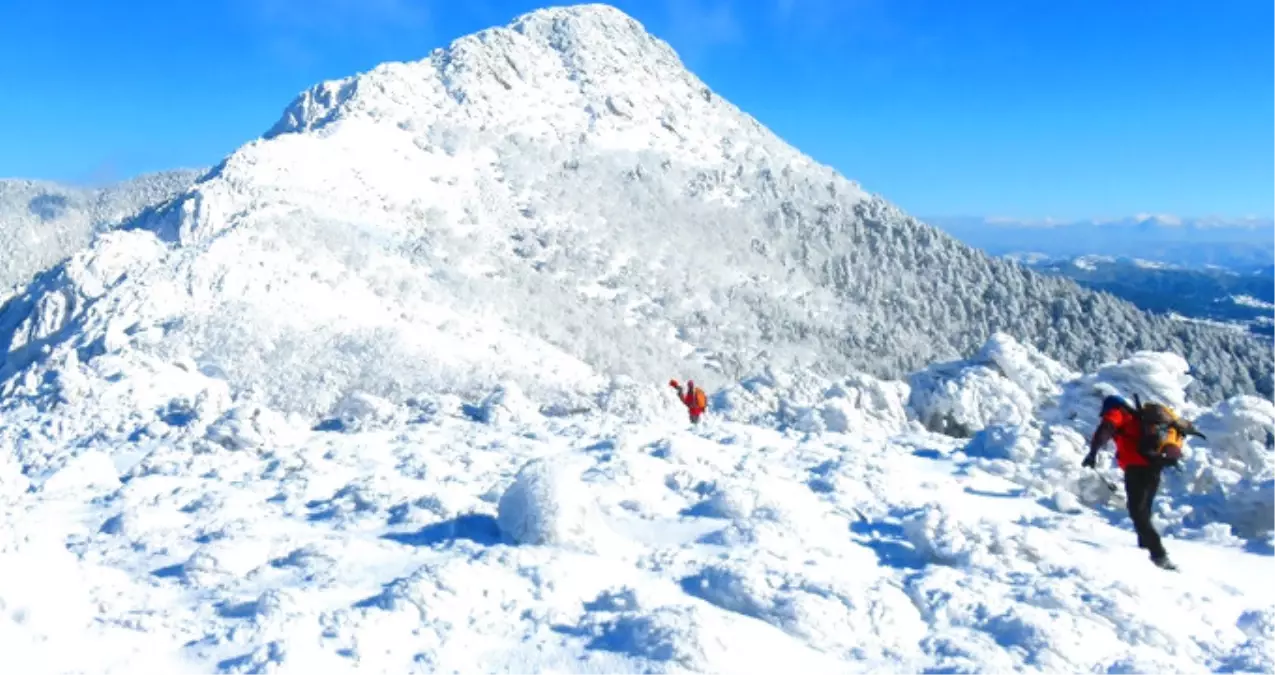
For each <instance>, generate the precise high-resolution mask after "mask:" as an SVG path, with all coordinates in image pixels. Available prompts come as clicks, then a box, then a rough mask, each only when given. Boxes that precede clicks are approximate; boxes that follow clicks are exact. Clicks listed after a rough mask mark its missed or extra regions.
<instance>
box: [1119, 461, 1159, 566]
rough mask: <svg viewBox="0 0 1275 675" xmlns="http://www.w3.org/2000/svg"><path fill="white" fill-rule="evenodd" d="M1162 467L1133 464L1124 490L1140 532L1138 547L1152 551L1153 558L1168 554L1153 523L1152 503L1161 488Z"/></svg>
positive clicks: (1130, 511)
mask: <svg viewBox="0 0 1275 675" xmlns="http://www.w3.org/2000/svg"><path fill="white" fill-rule="evenodd" d="M1160 471H1161V469H1160V467H1150V466H1131V467H1129V468H1128V469H1125V472H1124V491H1125V496H1126V498H1127V503H1128V506H1129V517H1130V518H1132V519H1133V529H1134V530H1136V531H1137V533H1138V548H1145V549H1147V550H1148V551H1150V552H1151V557H1152V558H1156V559H1159V558H1163V557H1165V555H1167V554H1166V553H1165V551H1164V546H1163V545H1162V544H1161V543H1160V533H1159V532H1156V531H1155V526H1154V525H1152V524H1151V505H1152V503H1153V502H1154V501H1155V493H1156V491H1157V490H1159V489H1160Z"/></svg>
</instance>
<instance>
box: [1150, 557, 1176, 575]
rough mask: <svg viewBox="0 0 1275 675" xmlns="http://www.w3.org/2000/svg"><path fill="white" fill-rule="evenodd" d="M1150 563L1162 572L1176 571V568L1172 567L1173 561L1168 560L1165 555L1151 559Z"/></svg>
mask: <svg viewBox="0 0 1275 675" xmlns="http://www.w3.org/2000/svg"><path fill="white" fill-rule="evenodd" d="M1151 562H1152V563H1154V564H1155V566H1156V567H1159V568H1160V569H1162V570H1169V571H1171V572H1173V571H1177V569H1178V566H1177V565H1174V564H1173V561H1172V560H1169V556H1167V555H1162V556H1160V557H1158V558H1156V557H1153V558H1151Z"/></svg>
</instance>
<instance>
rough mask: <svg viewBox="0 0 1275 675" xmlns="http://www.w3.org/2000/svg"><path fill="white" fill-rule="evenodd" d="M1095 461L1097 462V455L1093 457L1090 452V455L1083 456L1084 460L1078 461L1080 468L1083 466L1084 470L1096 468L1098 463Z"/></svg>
mask: <svg viewBox="0 0 1275 675" xmlns="http://www.w3.org/2000/svg"><path fill="white" fill-rule="evenodd" d="M1097 460H1098V457H1097V455H1095V454H1094V453H1092V452H1091V453H1089V454H1087V455H1085V458H1084V459H1082V460H1080V466H1083V467H1085V468H1086V469H1092V468H1094V467H1095V466H1097V464H1098V461H1097Z"/></svg>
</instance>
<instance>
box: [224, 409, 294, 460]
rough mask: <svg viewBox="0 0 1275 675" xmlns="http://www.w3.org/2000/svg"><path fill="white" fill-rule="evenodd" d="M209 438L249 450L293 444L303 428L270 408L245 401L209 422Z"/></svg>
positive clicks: (234, 447) (229, 447)
mask: <svg viewBox="0 0 1275 675" xmlns="http://www.w3.org/2000/svg"><path fill="white" fill-rule="evenodd" d="M205 437H206V438H207V439H208V440H210V441H212V442H213V443H216V444H218V445H220V446H222V447H224V448H226V449H227V450H248V449H258V448H267V447H268V446H271V445H288V444H291V443H293V442H295V441H296V440H298V439H299V430H297V429H295V428H293V427H292V425H291V424H290V423H289V422H288V420H287V418H285V417H284V416H283V415H281V414H279V413H278V412H276V411H274V410H271V409H270V408H267V407H265V406H262V405H257V404H252V403H241V404H239V405H236V406H235V407H233V408H231V409H230V410H228V411H226V413H225V414H224V415H222V416H221V417H219V418H218V419H217V420H216V421H214V422H213V423H212V424H210V425H208V429H207V430H206V431H205Z"/></svg>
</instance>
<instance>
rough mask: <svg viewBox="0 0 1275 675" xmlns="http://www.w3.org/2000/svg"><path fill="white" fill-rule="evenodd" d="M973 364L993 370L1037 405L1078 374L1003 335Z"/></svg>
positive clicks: (997, 334) (990, 343) (983, 349)
mask: <svg viewBox="0 0 1275 675" xmlns="http://www.w3.org/2000/svg"><path fill="white" fill-rule="evenodd" d="M973 362H974V363H977V364H979V365H985V366H988V367H990V368H993V369H995V370H996V371H997V372H999V373H1000V374H1001V375H1004V376H1005V377H1006V378H1008V379H1009V380H1010V381H1011V382H1013V383H1014V384H1017V385H1018V386H1019V387H1021V388H1022V389H1023V391H1025V392H1027V395H1028V396H1030V397H1031V400H1032V402H1033V403H1035V404H1040V403H1042V402H1044V401H1046V400H1048V399H1050V398H1052V397H1054V396H1057V395H1058V394H1059V393H1061V392H1062V384H1063V383H1064V382H1069V381H1071V380H1074V379H1076V377H1078V376H1079V373H1077V372H1075V371H1073V370H1071V369H1070V368H1068V367H1066V366H1064V365H1063V364H1061V363H1059V362H1057V361H1055V360H1053V359H1051V358H1049V357H1048V356H1045V355H1044V354H1043V353H1041V352H1040V351H1039V350H1037V349H1035V348H1034V347H1031V346H1028V345H1024V344H1022V343H1020V342H1018V341H1017V340H1015V339H1014V338H1012V337H1010V336H1009V335H1007V334H1005V333H996V334H994V335H992V337H991V338H990V339H988V341H987V342H986V343H985V344H984V345H983V348H982V349H981V350H979V352H978V354H977V355H976V356H975V357H974V358H973Z"/></svg>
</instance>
